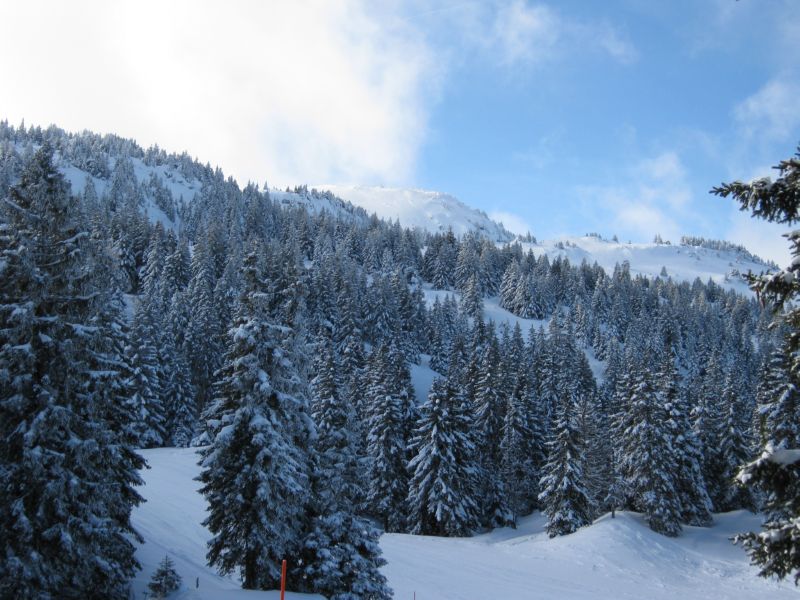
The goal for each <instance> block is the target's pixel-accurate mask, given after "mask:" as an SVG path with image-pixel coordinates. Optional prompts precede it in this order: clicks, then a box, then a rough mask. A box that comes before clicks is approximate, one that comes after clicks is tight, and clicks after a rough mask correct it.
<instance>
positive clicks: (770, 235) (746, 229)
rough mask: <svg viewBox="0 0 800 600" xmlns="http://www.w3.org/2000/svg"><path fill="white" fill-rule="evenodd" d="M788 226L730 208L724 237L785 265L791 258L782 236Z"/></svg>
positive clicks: (787, 243)
mask: <svg viewBox="0 0 800 600" xmlns="http://www.w3.org/2000/svg"><path fill="white" fill-rule="evenodd" d="M788 231H789V228H787V227H786V226H782V225H778V224H776V223H768V222H767V221H763V220H759V219H754V218H753V217H751V216H750V215H749V214H747V213H744V212H742V211H740V210H736V209H732V210H731V215H730V226H729V228H728V231H727V233H726V235H725V237H726V239H728V240H729V241H731V242H734V243H736V244H742V245H743V246H744V247H745V248H747V249H748V250H750V252H752V253H753V254H756V255H758V256H760V257H761V258H766V259H769V260H773V261H775V262H776V263H778V266H780V267H786V266H788V265H789V262H790V260H791V253H790V252H789V242H788V241H787V240H786V238H785V237H783V234H784V233H787V232H788Z"/></svg>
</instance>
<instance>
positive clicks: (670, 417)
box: [656, 349, 712, 527]
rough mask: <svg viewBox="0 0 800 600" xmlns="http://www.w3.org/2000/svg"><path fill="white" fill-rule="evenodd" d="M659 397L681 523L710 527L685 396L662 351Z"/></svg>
mask: <svg viewBox="0 0 800 600" xmlns="http://www.w3.org/2000/svg"><path fill="white" fill-rule="evenodd" d="M656 381H657V385H658V387H659V398H660V401H661V402H663V408H664V410H665V411H666V414H667V421H666V427H667V432H668V435H669V439H670V444H671V445H672V449H673V450H674V452H675V462H676V464H675V467H676V470H675V489H676V492H677V493H678V497H679V500H680V506H681V521H682V522H683V523H686V524H687V525H695V526H700V527H707V526H708V525H711V520H712V517H711V508H712V505H711V499H710V498H709V497H708V492H707V491H706V483H705V479H704V478H703V469H702V466H701V465H702V458H703V457H702V454H701V452H700V445H699V443H698V441H697V438H696V436H695V432H694V430H693V429H692V426H691V423H690V421H689V409H688V407H687V402H686V396H685V394H682V393H681V390H680V389H679V383H678V372H677V369H676V368H675V362H674V360H673V358H672V355H671V352H670V350H669V349H665V350H664V351H663V356H662V359H661V365H660V366H659V370H658V372H657V374H656Z"/></svg>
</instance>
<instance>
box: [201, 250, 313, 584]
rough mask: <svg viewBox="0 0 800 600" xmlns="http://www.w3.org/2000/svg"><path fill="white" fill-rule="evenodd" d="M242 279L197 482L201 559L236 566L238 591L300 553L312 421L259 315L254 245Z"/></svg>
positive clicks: (270, 578) (278, 330) (279, 338)
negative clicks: (202, 505)
mask: <svg viewBox="0 0 800 600" xmlns="http://www.w3.org/2000/svg"><path fill="white" fill-rule="evenodd" d="M242 279H243V280H244V283H245V287H244V290H243V292H242V295H241V298H240V300H239V304H238V307H237V311H236V318H235V322H234V324H233V327H232V328H231V330H230V346H229V349H228V351H227V353H226V356H225V361H224V364H223V367H222V368H221V369H220V371H219V373H218V375H217V376H218V381H217V383H216V384H215V385H214V391H215V397H214V400H213V401H212V403H211V404H210V406H209V407H208V410H207V411H206V414H205V415H204V416H205V418H206V419H207V420H208V421H210V425H209V430H210V432H211V433H212V434H213V439H212V441H211V445H210V446H208V447H207V448H205V449H203V450H202V453H201V455H202V460H201V463H200V464H201V466H202V471H201V474H200V476H199V477H198V479H199V481H201V482H202V483H203V487H202V488H201V492H202V493H203V495H204V496H205V497H206V500H207V501H208V505H209V510H208V513H209V514H208V518H207V519H206V520H205V522H204V524H205V525H206V526H207V527H208V528H209V530H210V531H211V533H212V534H213V536H214V537H213V538H212V539H211V541H210V542H209V550H208V554H207V557H208V561H209V564H211V565H213V566H216V567H217V568H219V570H220V572H222V573H230V572H233V571H234V570H238V571H239V573H240V574H241V576H242V586H243V587H244V588H245V589H270V588H274V587H276V586H277V585H278V584H279V582H280V565H281V561H282V560H283V559H284V558H286V557H287V556H291V555H295V556H296V555H298V553H299V551H300V540H301V536H302V531H303V528H304V526H305V514H304V507H305V506H306V505H307V496H308V493H309V456H308V453H309V448H308V443H309V439H310V437H311V434H312V429H313V424H312V423H311V422H310V420H309V419H308V416H307V415H306V414H305V410H306V407H305V402H306V401H305V398H304V397H302V396H297V395H295V394H293V393H291V392H292V391H294V390H293V388H294V379H295V378H296V375H295V374H294V369H295V367H294V365H293V356H292V354H291V353H289V352H287V351H286V349H285V348H284V347H283V345H282V342H283V340H284V338H285V336H286V335H287V333H288V332H287V331H286V328H285V327H282V326H278V325H276V324H274V323H272V322H271V321H270V320H269V319H268V318H267V317H266V316H265V309H264V303H265V301H266V300H267V299H266V298H265V294H264V289H265V288H266V284H265V282H264V281H263V280H262V278H261V274H260V272H259V270H258V264H257V257H256V254H255V253H254V252H251V253H250V254H248V255H247V257H246V258H245V260H244V266H243V274H242ZM288 498H290V499H291V501H288V502H287V499H288Z"/></svg>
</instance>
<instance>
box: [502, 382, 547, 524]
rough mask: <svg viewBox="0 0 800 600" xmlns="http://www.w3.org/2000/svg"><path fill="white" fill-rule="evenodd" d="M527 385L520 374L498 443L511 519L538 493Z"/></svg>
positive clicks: (530, 505)
mask: <svg viewBox="0 0 800 600" xmlns="http://www.w3.org/2000/svg"><path fill="white" fill-rule="evenodd" d="M527 394H528V390H527V384H526V380H525V378H524V377H520V378H519V379H518V381H517V382H516V385H515V387H514V391H513V392H512V394H511V395H510V396H509V397H508V404H507V407H506V415H505V421H504V423H503V439H502V441H501V443H500V451H501V462H500V464H501V473H502V477H503V484H504V488H505V490H506V493H507V494H508V505H509V508H510V509H511V511H512V514H513V518H514V521H516V519H517V517H519V516H521V515H525V514H528V513H529V512H530V511H531V510H533V508H534V506H535V502H536V497H537V496H538V495H539V494H538V486H539V479H540V473H539V468H540V467H541V466H542V465H541V464H537V458H538V457H537V455H538V454H539V452H538V450H539V449H538V445H539V444H540V443H541V442H542V440H537V439H536V438H537V433H536V432H535V430H534V428H533V427H532V425H531V420H532V417H533V413H532V411H531V410H530V405H529V399H528V396H527Z"/></svg>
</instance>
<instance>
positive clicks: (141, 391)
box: [125, 302, 167, 448]
mask: <svg viewBox="0 0 800 600" xmlns="http://www.w3.org/2000/svg"><path fill="white" fill-rule="evenodd" d="M155 321H156V315H155V311H154V310H153V307H152V306H151V305H150V304H148V303H146V302H145V303H142V304H140V305H139V308H138V309H137V311H136V314H135V316H134V323H133V327H132V328H131V332H130V336H129V343H128V346H127V348H126V349H125V352H126V358H127V360H128V364H129V365H130V369H131V377H130V381H129V382H128V386H129V388H130V390H131V392H132V396H131V398H130V400H129V402H130V404H131V407H132V410H133V412H134V416H135V421H134V423H132V424H131V430H132V431H133V435H134V437H135V439H136V440H137V441H136V443H137V445H138V446H139V447H141V448H155V447H157V446H162V445H163V444H164V442H165V441H166V438H167V432H166V427H165V426H166V409H165V407H164V404H163V403H162V394H163V391H164V390H163V387H162V376H163V370H162V366H163V365H162V364H161V363H160V362H159V361H158V353H157V350H156V338H157V334H156V331H157V325H156V324H155Z"/></svg>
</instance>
